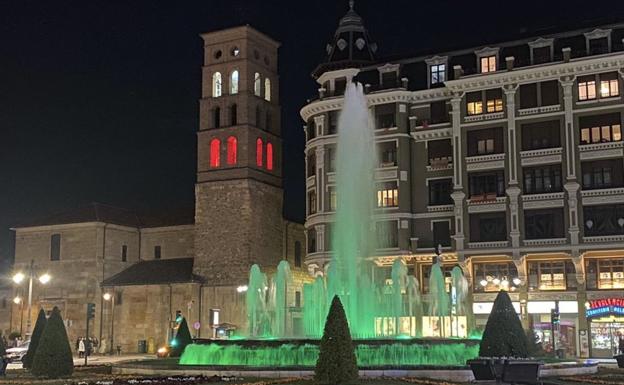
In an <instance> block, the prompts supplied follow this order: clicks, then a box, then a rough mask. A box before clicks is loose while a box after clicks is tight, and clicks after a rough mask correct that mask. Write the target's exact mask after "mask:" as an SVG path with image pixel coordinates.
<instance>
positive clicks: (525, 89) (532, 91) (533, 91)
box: [519, 83, 538, 109]
mask: <svg viewBox="0 0 624 385" xmlns="http://www.w3.org/2000/svg"><path fill="white" fill-rule="evenodd" d="M519 91H520V92H519V93H520V109H524V108H535V107H537V106H538V104H537V83H531V84H521V85H520V90H519Z"/></svg>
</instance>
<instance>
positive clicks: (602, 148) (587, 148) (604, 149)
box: [578, 141, 624, 160]
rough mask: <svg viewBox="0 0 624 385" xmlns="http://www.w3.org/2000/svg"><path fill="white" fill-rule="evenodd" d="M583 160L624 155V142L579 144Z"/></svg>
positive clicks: (580, 155)
mask: <svg viewBox="0 0 624 385" xmlns="http://www.w3.org/2000/svg"><path fill="white" fill-rule="evenodd" d="M578 148H579V157H580V158H581V160H594V159H610V158H618V157H620V158H621V157H622V156H624V150H623V149H624V142H622V141H618V142H604V143H592V144H582V145H579V146H578Z"/></svg>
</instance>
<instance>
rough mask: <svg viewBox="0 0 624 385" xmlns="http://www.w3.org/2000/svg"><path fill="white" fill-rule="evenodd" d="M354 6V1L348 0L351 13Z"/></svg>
mask: <svg viewBox="0 0 624 385" xmlns="http://www.w3.org/2000/svg"><path fill="white" fill-rule="evenodd" d="M354 5H355V1H354V0H349V8H350V9H351V10H352V11H353V6H354Z"/></svg>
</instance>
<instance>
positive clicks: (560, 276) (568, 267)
mask: <svg viewBox="0 0 624 385" xmlns="http://www.w3.org/2000/svg"><path fill="white" fill-rule="evenodd" d="M575 274H576V271H575V269H574V264H572V262H570V261H532V262H529V291H535V290H568V289H571V288H574V287H576V277H575ZM568 277H569V278H570V279H568Z"/></svg>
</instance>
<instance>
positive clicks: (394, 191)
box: [377, 182, 399, 207]
mask: <svg viewBox="0 0 624 385" xmlns="http://www.w3.org/2000/svg"><path fill="white" fill-rule="evenodd" d="M398 206H399V189H398V187H397V182H386V183H382V184H380V185H378V186H377V207H398Z"/></svg>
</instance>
